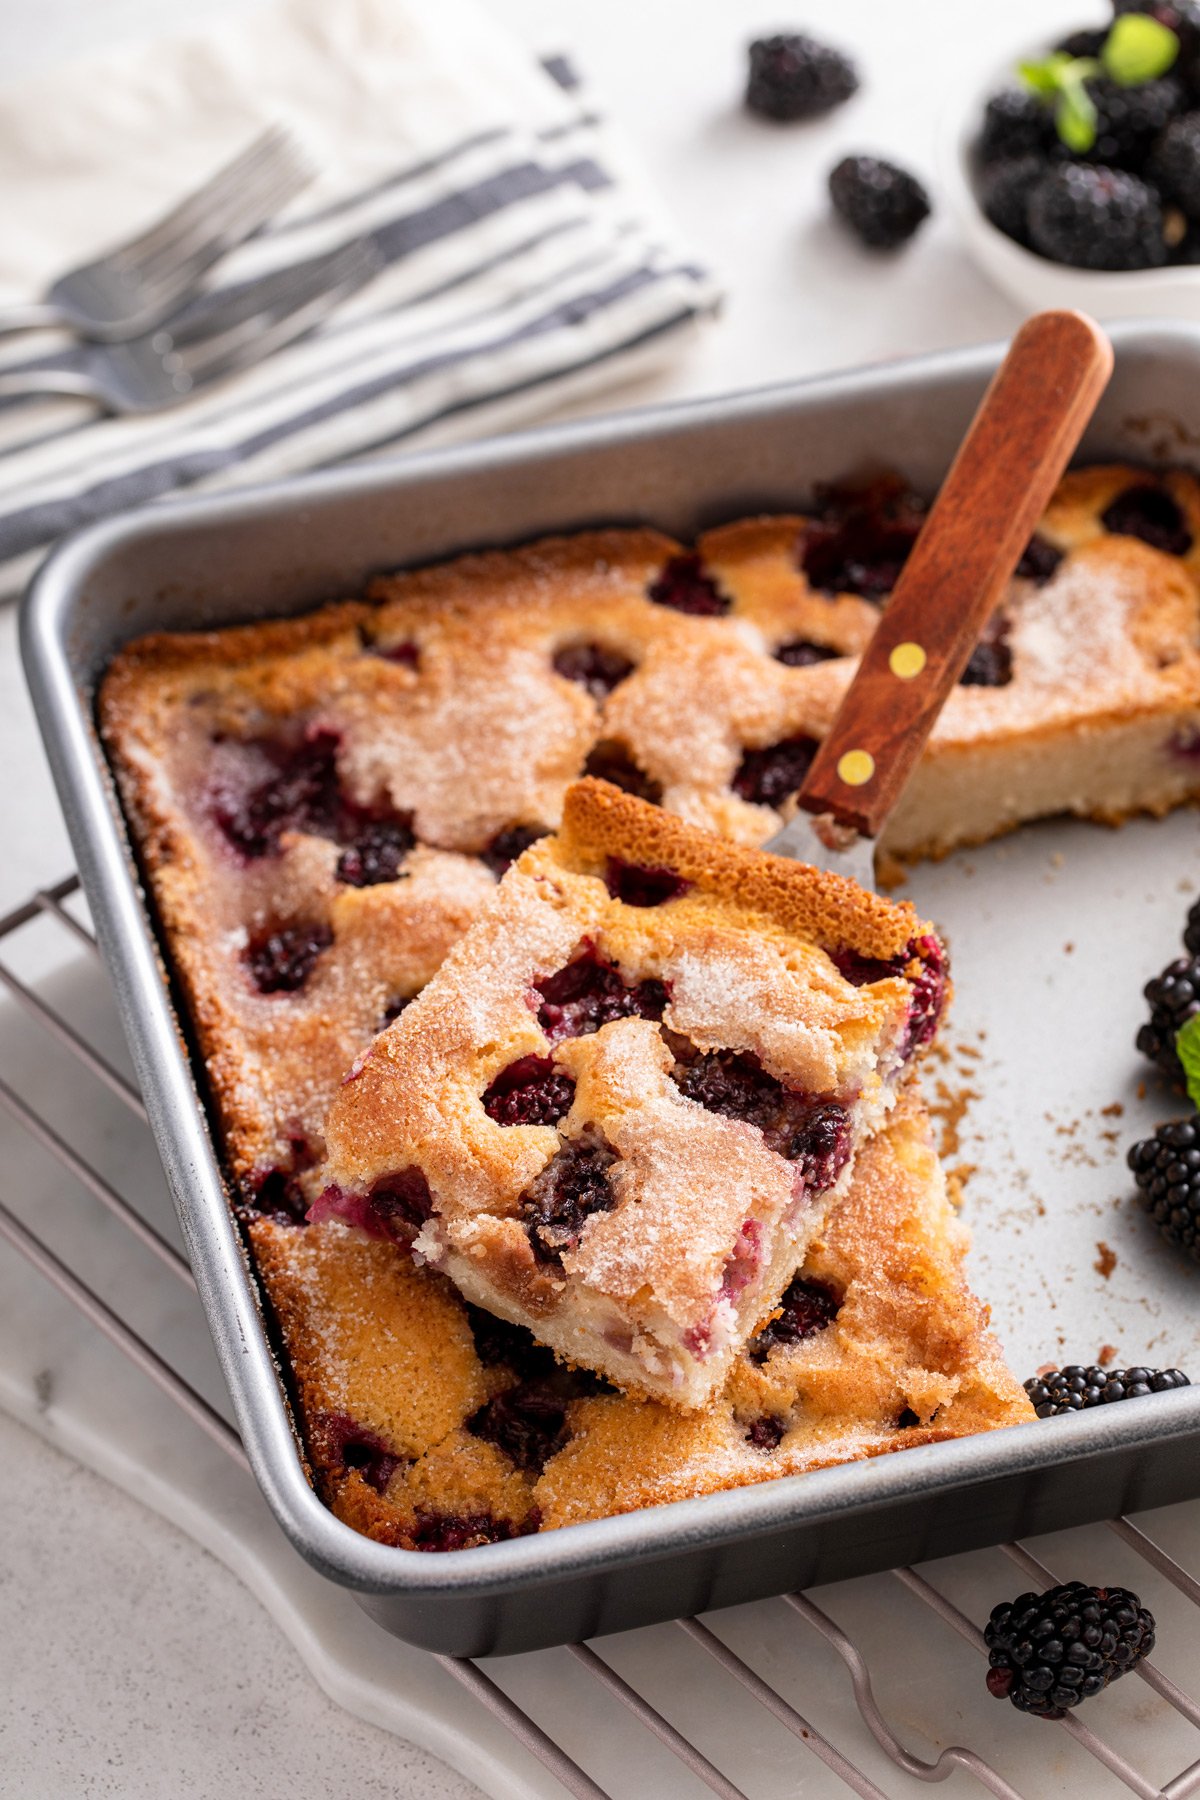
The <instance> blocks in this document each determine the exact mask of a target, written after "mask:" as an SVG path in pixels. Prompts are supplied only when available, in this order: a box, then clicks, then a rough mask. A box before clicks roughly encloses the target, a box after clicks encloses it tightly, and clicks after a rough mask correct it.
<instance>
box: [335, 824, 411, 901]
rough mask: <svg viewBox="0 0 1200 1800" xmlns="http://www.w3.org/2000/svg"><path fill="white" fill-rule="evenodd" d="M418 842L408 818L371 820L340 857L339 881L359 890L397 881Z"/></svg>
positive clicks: (338, 866)
mask: <svg viewBox="0 0 1200 1800" xmlns="http://www.w3.org/2000/svg"><path fill="white" fill-rule="evenodd" d="M416 841H417V840H416V838H415V837H414V835H413V832H412V828H411V821H410V818H409V817H407V816H406V817H397V818H394V819H372V820H371V821H369V823H367V824H366V825H364V826H363V829H362V830H361V831H360V832H359V834H358V836H357V837H356V838H355V839H354V840H353V842H352V843H350V844H349V845H347V847H346V849H345V850H343V851H342V854H341V855H340V856H339V857H338V860H337V869H336V871H335V873H336V876H337V879H338V880H339V881H341V882H344V883H345V885H346V886H347V887H360V888H362V887H378V886H379V884H380V883H381V882H384V881H395V880H396V879H397V878H398V876H399V874H400V864H401V863H402V862H403V861H404V858H405V857H406V856H407V855H408V853H409V851H410V850H411V849H413V847H414V846H415V844H416Z"/></svg>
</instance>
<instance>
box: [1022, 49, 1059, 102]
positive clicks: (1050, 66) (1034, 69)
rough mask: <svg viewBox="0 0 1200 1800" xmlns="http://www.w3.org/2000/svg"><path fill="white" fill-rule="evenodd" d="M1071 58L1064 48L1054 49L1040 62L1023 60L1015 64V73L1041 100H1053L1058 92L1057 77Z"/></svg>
mask: <svg viewBox="0 0 1200 1800" xmlns="http://www.w3.org/2000/svg"><path fill="white" fill-rule="evenodd" d="M1070 61H1071V58H1070V57H1069V56H1068V55H1067V53H1066V51H1065V50H1055V51H1054V53H1053V54H1052V55H1050V56H1047V57H1044V58H1043V59H1042V61H1041V62H1023V63H1018V64H1017V74H1018V75H1019V76H1020V77H1021V80H1022V81H1023V82H1024V83H1025V86H1026V87H1027V88H1029V89H1030V91H1031V92H1032V93H1034V94H1038V95H1040V97H1041V98H1042V99H1043V100H1053V99H1054V97H1055V95H1056V94H1057V93H1058V88H1059V78H1060V76H1061V74H1062V71H1063V70H1064V69H1065V68H1066V66H1067V64H1068V63H1069V62H1070Z"/></svg>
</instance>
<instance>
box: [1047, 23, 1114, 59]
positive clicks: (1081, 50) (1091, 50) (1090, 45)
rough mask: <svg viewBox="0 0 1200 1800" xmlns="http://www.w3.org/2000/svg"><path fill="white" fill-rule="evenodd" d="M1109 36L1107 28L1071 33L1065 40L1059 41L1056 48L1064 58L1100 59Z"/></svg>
mask: <svg viewBox="0 0 1200 1800" xmlns="http://www.w3.org/2000/svg"><path fill="white" fill-rule="evenodd" d="M1107 36H1108V31H1107V29H1106V28H1105V27H1101V29H1100V30H1099V31H1069V32H1068V33H1067V35H1066V37H1065V38H1060V39H1059V40H1058V42H1057V44H1055V46H1054V48H1055V49H1056V50H1057V51H1059V52H1060V53H1061V54H1062V55H1063V56H1072V57H1081V56H1085V57H1098V56H1099V54H1100V52H1101V50H1103V48H1104V40H1105V38H1106V37H1107Z"/></svg>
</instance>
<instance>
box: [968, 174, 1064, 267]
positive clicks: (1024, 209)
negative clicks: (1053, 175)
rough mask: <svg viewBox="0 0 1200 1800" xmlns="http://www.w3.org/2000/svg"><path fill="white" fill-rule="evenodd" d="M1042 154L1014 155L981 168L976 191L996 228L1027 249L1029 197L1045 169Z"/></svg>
mask: <svg viewBox="0 0 1200 1800" xmlns="http://www.w3.org/2000/svg"><path fill="white" fill-rule="evenodd" d="M1049 167H1050V165H1049V163H1047V161H1046V159H1045V158H1044V157H1042V156H1016V157H1011V158H1010V159H1009V160H1008V161H1006V162H997V163H993V164H992V165H991V166H990V167H989V168H986V169H985V170H984V171H983V175H982V177H981V178H980V183H979V194H980V199H981V200H982V201H983V210H984V212H985V213H986V214H987V216H988V218H989V219H990V220H991V221H992V224H993V225H994V226H995V227H996V228H997V230H998V231H1002V232H1003V233H1004V235H1005V237H1010V238H1013V239H1015V241H1016V242H1017V243H1018V244H1024V246H1025V248H1026V249H1028V248H1029V199H1030V195H1031V194H1032V193H1033V190H1034V188H1035V187H1036V186H1037V184H1038V182H1039V181H1040V180H1041V178H1042V176H1043V175H1045V174H1046V173H1047V172H1048V170H1049Z"/></svg>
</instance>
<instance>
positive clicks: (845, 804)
mask: <svg viewBox="0 0 1200 1800" xmlns="http://www.w3.org/2000/svg"><path fill="white" fill-rule="evenodd" d="M1112 366H1113V353H1112V345H1111V344H1110V343H1109V341H1108V339H1107V338H1106V337H1105V335H1104V333H1103V332H1102V331H1101V330H1100V328H1099V326H1098V325H1096V324H1095V322H1094V321H1093V320H1091V319H1089V318H1087V317H1086V316H1085V315H1084V314H1083V313H1078V312H1043V313H1037V314H1035V316H1034V317H1033V318H1032V319H1029V320H1027V321H1026V323H1025V324H1024V325H1022V327H1021V329H1020V331H1018V333H1017V335H1016V337H1015V338H1014V339H1013V341H1012V344H1011V345H1010V346H1009V351H1008V355H1007V356H1006V357H1005V359H1004V361H1003V362H1002V363H1001V365H1000V367H999V369H998V370H997V371H996V374H995V377H994V378H993V380H992V383H991V385H990V387H989V388H988V390H987V393H986V394H985V395H984V397H983V400H982V403H981V404H980V407H979V411H978V412H977V413H976V415H975V418H974V419H973V421H972V423H971V428H970V430H969V431H968V432H967V435H966V437H965V439H964V440H963V443H962V447H961V448H960V450H959V452H958V455H957V456H956V457H955V459H954V462H953V464H952V466H951V469H950V472H949V474H948V475H947V476H946V479H945V481H944V482H943V483H942V487H941V491H940V492H939V494H938V497H937V500H936V501H935V503H934V505H933V508H932V510H931V512H930V514H929V517H928V519H927V520H926V522H925V524H924V525H923V526H922V528H921V532H920V535H919V536H918V538H917V541H916V543H915V545H914V546H913V550H912V554H911V555H910V557H909V559H908V561H907V563H906V564H905V565H904V569H903V571H902V572H901V575H900V579H899V581H898V582H897V583H896V586H895V588H894V589H893V591H892V595H891V598H890V599H889V600H888V602H887V605H886V607H885V608H884V611H883V613H882V616H881V617H880V621H879V624H878V626H877V627H876V630H875V635H874V636H873V638H872V639H871V642H870V644H869V646H868V647H867V650H866V652H865V653H864V655H863V658H862V661H861V663H860V665H859V668H858V672H857V674H856V675H855V677H854V680H853V682H852V684H851V686H850V687H849V689H848V690H847V693H846V696H845V698H844V700H843V701H842V704H841V707H840V708H839V710H838V714H837V717H836V718H835V720H834V722H833V725H832V727H831V729H830V731H829V734H828V736H827V737H826V738H825V740H824V742H823V743H822V745H821V748H820V749H819V751H818V752H817V755H816V757H815V759H814V761H813V764H812V767H811V769H810V770H809V772H808V776H807V779H806V780H805V783H804V786H803V787H802V788H801V790H800V793H799V796H798V799H799V804H800V805H801V806H802V807H804V808H805V809H806V810H807V811H808V812H812V813H825V814H830V815H832V817H833V819H834V820H835V821H836V822H837V823H838V824H839V825H841V826H845V827H849V828H851V829H853V830H854V831H857V832H860V833H862V834H863V835H865V836H867V837H871V838H874V837H878V835H879V833H880V831H881V830H882V828H883V825H884V822H885V821H886V819H887V818H888V815H889V814H890V813H891V811H892V809H893V807H894V806H895V804H896V802H897V800H898V799H899V798H900V795H901V793H902V792H903V790H904V787H905V785H906V784H907V782H908V778H909V776H910V775H911V774H912V772H913V769H914V768H915V766H916V763H917V761H918V759H919V757H920V755H921V752H922V750H923V749H924V748H925V741H926V739H927V738H928V736H929V733H930V732H931V731H932V729H933V726H934V723H935V722H936V720H937V716H938V714H939V713H940V712H941V710H942V704H943V702H944V701H945V699H946V696H947V694H948V693H949V692H950V690H951V688H952V687H953V686H954V684H955V682H956V681H957V680H958V678H959V676H960V675H961V674H962V672H963V669H964V668H965V667H966V664H967V661H968V659H969V657H970V655H971V651H972V649H973V648H974V646H975V644H976V643H977V641H978V639H979V635H980V633H981V632H982V630H983V628H984V626H985V625H986V623H987V621H988V619H989V618H990V617H991V615H992V613H993V612H994V611H995V610H996V607H997V605H998V604H999V602H1000V600H1001V598H1002V596H1003V594H1004V590H1005V587H1006V586H1007V584H1008V582H1009V580H1010V579H1011V577H1012V574H1013V571H1014V569H1015V568H1016V566H1017V563H1018V562H1019V560H1020V558H1021V553H1022V551H1023V550H1024V549H1025V546H1026V544H1027V543H1028V542H1029V539H1030V538H1031V536H1032V535H1033V532H1034V530H1035V528H1036V526H1037V523H1038V521H1039V519H1040V518H1041V516H1042V514H1043V513H1044V512H1045V510H1046V507H1047V505H1048V504H1049V501H1050V498H1051V495H1052V494H1053V492H1054V490H1055V488H1056V487H1057V485H1058V483H1059V480H1060V479H1061V477H1062V474H1063V471H1064V470H1065V469H1066V466H1067V464H1068V462H1069V461H1070V459H1071V455H1072V453H1073V451H1074V449H1075V447H1076V445H1077V444H1078V442H1079V439H1080V438H1081V437H1082V435H1083V432H1084V428H1085V427H1086V425H1087V422H1088V420H1089V419H1090V418H1091V416H1092V412H1093V411H1094V409H1095V406H1096V402H1097V401H1098V400H1099V398H1100V395H1101V394H1102V393H1103V391H1104V388H1105V384H1106V383H1107V381H1108V378H1109V375H1110V374H1111V372H1112Z"/></svg>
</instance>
